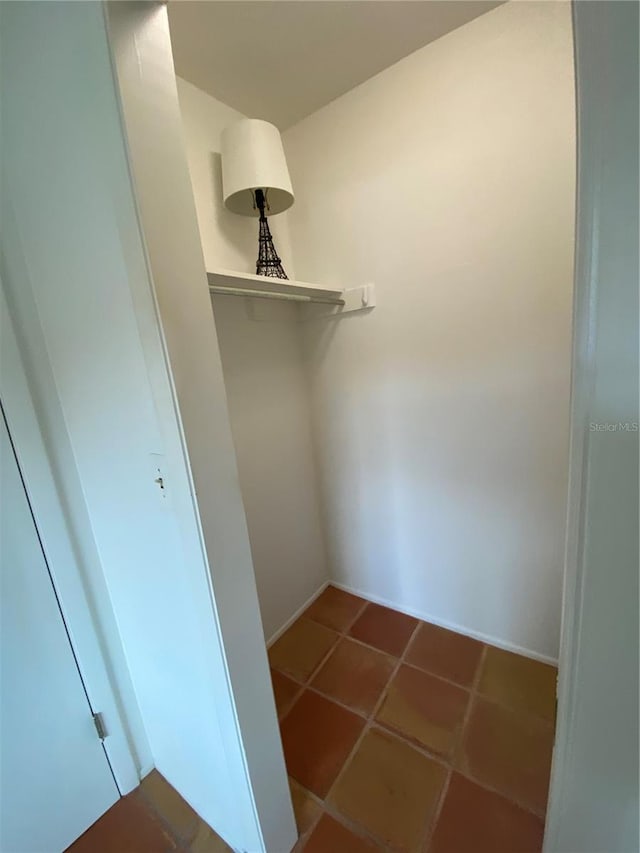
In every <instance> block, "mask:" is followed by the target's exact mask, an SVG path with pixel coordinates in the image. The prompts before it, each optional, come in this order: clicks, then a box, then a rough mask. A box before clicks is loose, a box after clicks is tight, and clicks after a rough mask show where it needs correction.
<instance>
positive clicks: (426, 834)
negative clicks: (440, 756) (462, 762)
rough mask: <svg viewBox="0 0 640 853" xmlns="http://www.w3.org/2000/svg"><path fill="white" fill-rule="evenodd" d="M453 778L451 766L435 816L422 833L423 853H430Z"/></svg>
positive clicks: (421, 848) (448, 769)
mask: <svg viewBox="0 0 640 853" xmlns="http://www.w3.org/2000/svg"><path fill="white" fill-rule="evenodd" d="M452 776H453V767H451V766H450V765H449V766H448V767H447V773H446V776H445V779H444V785H443V786H442V790H441V791H440V796H439V797H438V801H437V803H436V807H435V809H434V810H433V814H432V815H431V817H430V818H429V820H427V821H426V822H425V827H424V831H423V833H422V838H421V843H420V847H419V849H420V851H421V853H428V849H429V846H430V844H431V841H432V840H433V833H434V832H435V829H436V826H437V825H438V821H439V820H440V814H441V812H442V809H443V808H444V801H445V800H446V798H447V794H448V793H449V785H450V784H451V777H452Z"/></svg>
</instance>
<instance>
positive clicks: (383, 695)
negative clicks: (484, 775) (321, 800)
mask: <svg viewBox="0 0 640 853" xmlns="http://www.w3.org/2000/svg"><path fill="white" fill-rule="evenodd" d="M419 627H420V623H419V622H418V624H417V625H416V626H415V628H414V629H413V631H412V633H411V637H410V638H409V641H408V642H407V644H406V646H405V649H404V651H403V653H402V655H401V656H400V657H399V658H398V659H397V660H396V664H395V666H394V668H393V669H392V671H391V673H390V675H389V678H388V679H387V683H386V685H385V687H384V688H383V689H382V691H381V692H380V696H379V697H378V701H377V702H376V703H375V705H374V706H373V708H372V710H371V713H370V714H369V715H368V717H367V718H366V722H365V724H364V726H363V728H362V731H361V732H360V735H359V736H358V738H357V739H356V742H355V743H354V745H353V748H352V750H351V752H350V753H349V755H347V757H346V758H345V760H344V762H343V764H342V767H341V768H340V771H339V773H338V775H337V776H336V778H335V779H334V780H333V783H332V785H331V787H330V788H329V790H328V791H327V793H326V796H325V802H329V801H330V797H331V794H332V793H333V791H334V790H335V789H336V788H337V786H338V784H339V783H340V781H341V779H342V777H343V776H344V775H345V774H346V772H347V770H348V769H349V767H350V766H351V763H352V761H353V759H354V757H355V755H356V753H357V751H358V749H359V748H360V745H361V744H362V741H363V740H364V738H365V736H366V734H367V733H368V732H370V731H371V730H372V727H373V722H374V720H375V716H376V714H377V713H378V711H379V710H380V708H381V706H382V704H383V702H384V700H385V698H386V696H387V693H388V691H389V685H390V684H391V682H392V681H393V679H394V678H395V676H396V674H397V672H398V670H399V669H400V667H401V666H402V662H403V660H404V655H405V654H406V651H407V648H408V647H409V643H410V642H411V640H412V639H413V637H414V635H415V634H416V632H417V631H418V629H419ZM363 829H364V831H365V832H366V831H367V830H366V829H365V828H364V827H363ZM371 837H372V838H373V837H374V836H371ZM376 843H378V844H380V843H383V844H384V843H385V842H384V841H383V840H382V839H376Z"/></svg>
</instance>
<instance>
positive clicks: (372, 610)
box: [349, 604, 418, 657]
mask: <svg viewBox="0 0 640 853" xmlns="http://www.w3.org/2000/svg"><path fill="white" fill-rule="evenodd" d="M417 624H418V620H417V619H414V618H413V617H412V616H406V615H405V614H404V613H398V611H397V610H390V609H389V608H388V607H381V606H380V605H379V604H368V605H367V606H366V608H365V610H364V612H363V613H362V615H361V616H359V617H358V618H357V619H356V621H355V623H354V624H353V625H352V626H351V630H350V631H349V634H350V635H351V636H352V637H355V638H356V640H361V641H362V642H363V643H367V645H369V646H374V647H375V648H376V649H380V651H382V652H387V654H390V655H395V657H400V656H401V655H402V653H403V652H404V650H405V648H406V646H407V643H408V642H409V640H410V639H411V635H412V634H413V632H414V630H415V627H416V625H417Z"/></svg>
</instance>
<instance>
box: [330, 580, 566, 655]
mask: <svg viewBox="0 0 640 853" xmlns="http://www.w3.org/2000/svg"><path fill="white" fill-rule="evenodd" d="M329 584H330V585H331V586H335V587H336V588H337V589H342V590H344V591H345V592H350V593H351V594H352V595H359V596H360V598H366V600H367V601H371V602H373V604H381V605H382V606H383V607H390V608H391V609H392V610H397V611H398V612H399V613H405V614H406V615H407V616H413V617H414V618H415V619H420V620H421V621H422V622H429V623H430V624H431V625H438V626H439V627H440V628H447V629H448V630H449V631H455V632H456V634H463V635H464V636H465V637H471V638H472V639H474V640H479V641H480V642H481V643H487V645H489V646H496V647H497V648H499V649H504V650H505V651H507V652H514V654H517V655H522V656H523V657H526V658H531V659H532V660H537V661H540V662H541V663H549V664H551V665H552V666H557V665H558V661H557V659H556V658H553V657H550V656H549V655H541V654H540V653H539V652H534V651H532V650H531V649H525V648H524V647H523V646H517V645H516V644H515V643H506V642H505V641H504V640H501V639H500V638H499V637H494V636H492V635H491V634H483V633H481V632H480V631H473V630H471V629H470V628H466V627H465V626H464V625H458V624H457V623H456V622H449V621H447V620H446V619H440V618H439V617H438V616H433V615H432V614H431V613H425V612H423V611H421V610H414V609H412V608H407V607H400V606H399V605H398V604H397V602H395V601H390V600H389V599H387V598H381V597H380V596H377V595H370V594H369V593H366V592H363V591H362V590H360V589H355V587H352V586H347V584H344V583H338V581H334V580H331V581H329Z"/></svg>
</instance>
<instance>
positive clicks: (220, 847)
mask: <svg viewBox="0 0 640 853" xmlns="http://www.w3.org/2000/svg"><path fill="white" fill-rule="evenodd" d="M66 853H233V851H232V850H231V848H230V847H229V846H228V845H227V844H225V842H224V841H223V840H222V839H221V838H220V837H219V836H218V835H216V833H215V832H214V831H213V830H212V829H210V827H209V826H208V825H207V824H206V823H205V822H204V821H203V820H201V819H200V818H199V817H198V815H197V814H196V813H195V812H194V811H193V809H192V808H191V806H190V805H189V804H188V803H186V802H185V801H184V800H183V799H182V797H181V796H180V794H178V793H177V791H175V790H174V788H172V787H171V785H169V783H168V782H167V781H166V780H165V779H164V778H163V777H162V776H161V775H160V774H159V773H158V772H157V770H153V771H152V772H151V773H150V774H149V775H148V776H147V777H145V778H144V779H143V780H142V784H141V785H140V787H139V788H136V790H135V791H132V792H131V793H130V794H127V796H126V797H122V799H120V800H118V802H117V803H116V804H115V805H113V806H112V807H111V808H110V809H109V811H108V812H106V813H105V814H103V815H102V817H101V818H100V819H99V820H97V821H96V822H95V823H94V824H93V826H90V827H89V829H88V830H87V831H86V832H85V833H84V834H83V835H81V836H80V838H78V840H77V841H75V842H74V843H73V844H72V845H71V847H69V848H67V851H66Z"/></svg>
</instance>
